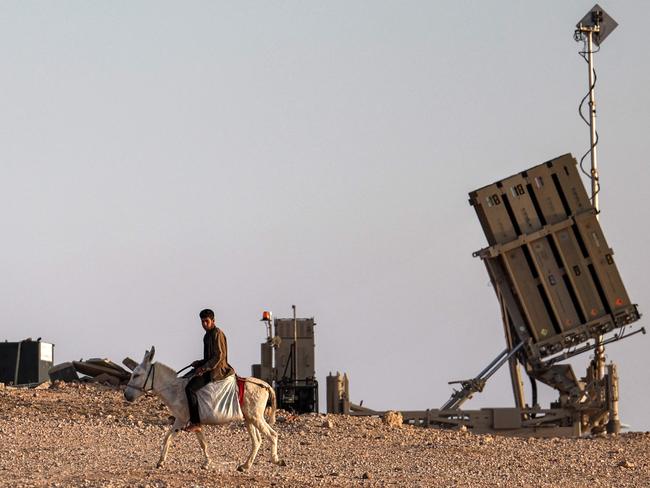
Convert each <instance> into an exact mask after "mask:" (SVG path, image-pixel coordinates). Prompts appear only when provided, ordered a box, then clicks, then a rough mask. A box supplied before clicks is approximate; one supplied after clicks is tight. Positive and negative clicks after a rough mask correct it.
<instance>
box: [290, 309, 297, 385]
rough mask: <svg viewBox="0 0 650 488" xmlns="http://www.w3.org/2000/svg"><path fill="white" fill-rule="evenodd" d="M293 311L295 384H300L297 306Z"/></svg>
mask: <svg viewBox="0 0 650 488" xmlns="http://www.w3.org/2000/svg"><path fill="white" fill-rule="evenodd" d="M291 308H292V309H293V378H292V380H293V382H294V384H298V319H297V318H296V306H295V305H291Z"/></svg>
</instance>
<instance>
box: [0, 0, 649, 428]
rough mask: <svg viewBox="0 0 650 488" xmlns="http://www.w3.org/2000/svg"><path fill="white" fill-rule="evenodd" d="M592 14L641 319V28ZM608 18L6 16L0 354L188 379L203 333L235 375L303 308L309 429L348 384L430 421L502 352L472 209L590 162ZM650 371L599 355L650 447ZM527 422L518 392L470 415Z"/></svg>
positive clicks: (621, 10) (403, 7) (609, 163)
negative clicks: (206, 327) (547, 167)
mask: <svg viewBox="0 0 650 488" xmlns="http://www.w3.org/2000/svg"><path fill="white" fill-rule="evenodd" d="M600 5H601V6H602V7H603V8H604V9H605V10H606V11H607V12H608V13H609V14H610V15H611V16H612V17H613V18H614V19H616V20H617V21H618V23H619V27H618V28H617V29H616V30H615V31H614V32H613V33H612V34H611V35H610V36H609V38H607V40H606V41H605V42H604V43H603V46H602V50H601V52H600V53H598V54H597V55H596V69H597V73H598V85H597V88H596V96H597V104H598V129H599V132H600V137H601V138H600V145H599V158H600V170H601V178H602V180H601V183H602V190H601V194H600V195H601V208H602V213H601V224H602V226H603V229H604V231H605V235H606V236H607V238H608V241H609V244H610V245H611V246H612V247H613V248H614V250H615V252H616V259H617V264H618V267H619V271H620V273H621V275H622V277H623V281H624V283H625V284H626V287H627V290H628V293H629V295H630V297H631V298H632V300H633V301H634V302H635V303H638V304H639V307H640V310H641V312H644V311H645V310H646V306H647V304H648V303H650V299H649V298H650V297H649V295H650V285H649V284H648V281H647V275H648V269H647V268H648V266H647V264H646V258H645V252H647V249H648V240H649V233H648V230H647V222H648V221H649V220H650V215H649V213H650V210H649V207H650V205H649V203H650V202H649V200H650V198H649V196H648V192H647V191H646V188H645V187H646V185H645V184H644V181H647V178H648V168H647V164H646V159H647V155H648V154H649V152H650V151H649V149H650V147H649V146H650V138H649V137H648V135H647V132H648V124H647V116H648V113H649V111H650V95H649V93H648V86H650V63H649V62H648V61H649V60H648V58H649V55H648V53H647V49H646V48H645V47H644V46H645V43H646V35H645V32H646V24H647V21H648V19H649V18H650V3H649V2H646V1H642V0H638V1H625V2H622V1H613V0H612V1H606V2H605V1H603V2H600ZM592 6H593V1H576V2H565V1H552V2H543V3H539V2H515V1H511V2H506V1H502V2H478V1H474V2H470V1H456V2H451V1H449V2H433V1H419V2H418V1H353V2H351V1H348V0H346V1H328V2H312V1H302V0H301V1H282V2H262V1H257V2H249V1H238V2H212V1H205V2H198V1H197V2H163V1H155V2H154V1H151V2H145V1H135V2H97V1H68V2H65V1H61V2H30V1H15V2H9V1H4V2H0V56H1V58H2V60H3V66H4V69H3V74H2V76H1V77H0V80H1V81H0V83H1V89H0V107H1V116H0V161H1V163H0V164H1V166H0V168H1V170H2V173H1V174H2V178H0V209H1V210H0V212H1V214H0V215H1V216H2V229H3V232H2V247H1V248H2V256H3V259H2V260H1V261H0V273H1V275H2V280H0V324H2V325H1V327H2V329H1V330H2V337H1V339H7V340H9V341H16V340H21V339H23V338H25V337H28V336H31V337H34V338H36V337H39V336H41V337H43V340H45V341H48V342H52V343H54V344H55V345H56V347H55V362H57V363H58V362H62V361H66V360H72V359H79V358H90V357H108V358H111V359H113V360H114V361H116V362H120V361H121V360H122V358H124V357H125V356H131V357H133V358H134V359H137V360H140V359H141V358H142V354H143V353H144V351H145V349H146V348H148V347H150V346H151V345H152V344H154V345H155V346H156V350H157V359H158V360H159V361H161V362H164V363H166V364H169V365H171V366H173V367H176V368H180V367H182V366H185V365H186V364H188V363H189V362H190V361H192V360H193V359H196V358H198V357H200V356H201V353H202V349H201V347H202V346H201V337H202V329H201V327H200V323H199V320H198V316H197V314H198V311H199V310H200V309H202V308H204V307H210V308H213V309H214V310H215V311H216V313H217V319H218V322H219V325H220V327H222V329H223V330H224V331H225V332H226V334H227V336H228V341H229V345H230V360H231V363H232V364H233V366H234V367H235V368H236V369H237V370H238V372H239V373H240V374H243V375H247V374H250V365H251V364H252V363H257V362H259V343H260V342H262V340H263V339H264V328H263V327H262V326H261V325H260V322H259V318H260V316H261V313H262V311H263V310H265V309H270V310H272V311H273V312H274V314H275V315H276V316H278V317H288V316H290V314H291V304H294V303H295V304H296V305H297V307H298V314H299V315H300V316H309V317H311V316H313V317H315V319H316V322H317V324H318V325H317V327H316V334H317V336H316V344H317V346H316V370H317V375H318V379H319V380H320V382H321V409H324V408H325V402H324V392H325V376H326V375H327V373H328V372H329V371H333V372H334V371H337V370H338V371H345V372H347V373H348V374H349V376H350V381H351V396H352V401H354V402H355V403H358V402H359V401H361V400H364V405H366V406H369V407H371V408H376V409H389V408H392V409H409V410H412V409H426V408H437V407H440V406H441V405H442V404H443V403H444V402H445V401H446V400H447V398H448V397H449V395H450V393H451V388H450V387H449V386H448V385H447V381H449V380H452V379H459V378H468V377H471V376H473V375H475V374H476V373H477V372H478V371H480V370H481V369H482V368H483V367H484V366H485V365H486V364H487V363H488V362H489V361H490V360H491V359H492V358H493V357H494V356H496V355H497V354H498V353H499V352H500V351H501V350H502V349H503V348H504V347H505V343H504V339H503V333H502V325H501V318H500V315H499V308H498V303H497V300H496V298H495V296H494V292H493V290H492V289H491V288H490V286H489V278H488V276H487V273H486V272H485V269H484V266H483V264H482V263H481V261H480V260H479V259H476V258H472V252H473V251H476V250H478V249H480V248H482V247H485V245H486V240H485V237H484V236H483V233H482V230H481V227H480V225H479V222H478V220H477V218H476V216H475V213H474V210H473V209H472V208H471V207H470V206H469V205H468V203H467V193H468V192H470V191H472V190H475V189H477V188H479V187H481V186H484V185H487V184H490V183H492V182H494V181H496V180H499V179H502V178H504V177H507V176H509V175H511V174H513V173H517V172H519V171H522V170H525V169H527V168H529V167H531V166H533V165H535V164H539V163H541V162H544V161H547V160H549V159H552V158H554V157H556V156H559V155H561V154H564V153H567V152H570V153H572V154H573V155H574V156H576V157H580V156H581V155H582V154H583V153H584V152H585V151H586V149H587V147H588V145H589V132H588V128H587V127H586V126H585V125H584V123H583V122H582V121H581V120H580V119H579V117H578V115H577V105H578V103H579V101H580V99H581V98H582V97H583V95H584V94H585V92H586V90H587V75H588V72H587V66H586V64H585V63H584V61H583V60H582V59H581V58H580V57H579V56H578V50H579V48H580V46H581V45H580V44H578V43H576V42H575V41H574V40H573V30H574V26H575V24H576V22H577V21H578V20H580V19H581V18H582V17H583V15H584V14H585V13H586V12H587V11H588V10H589V9H590V8H591V7H592ZM585 183H586V184H587V181H586V180H585ZM644 322H645V320H644V319H642V321H641V322H640V323H638V324H637V327H638V326H641V325H645V324H644ZM649 346H650V338H648V336H641V335H638V336H635V337H634V338H632V339H629V340H628V341H622V342H619V343H616V344H614V345H612V346H609V347H608V348H607V355H608V358H609V360H613V361H616V362H617V363H618V364H619V374H620V378H621V381H620V388H621V405H620V410H621V417H622V421H623V422H624V423H628V424H631V426H632V428H633V429H635V430H650V421H649V420H648V418H647V401H648V397H649V394H648V386H649V385H648V379H647V378H648V376H647V375H648V366H649V364H650V359H649V357H648V354H647V352H646V351H647V350H648V347H649ZM588 360H589V354H585V355H583V356H580V357H578V358H577V359H576V360H575V361H574V362H573V364H574V365H576V366H575V367H576V370H575V371H576V374H577V375H578V376H582V375H584V369H585V367H586V364H587V362H588ZM526 386H528V385H526ZM545 390H546V391H545V393H544V394H543V395H542V397H541V399H542V401H543V406H545V407H548V402H549V401H550V400H552V399H554V398H555V394H554V393H553V392H551V391H550V390H548V389H545ZM526 395H527V400H528V401H530V391H527V392H526ZM511 405H513V399H512V394H511V389H510V384H509V377H508V375H507V371H506V368H504V369H503V371H501V372H500V373H499V374H498V375H497V376H495V377H494V378H493V379H492V380H491V381H490V383H488V386H487V388H486V391H485V392H484V393H482V394H481V395H479V396H477V397H476V398H475V399H474V400H472V401H470V402H468V403H466V404H465V408H468V409H473V408H480V407H484V406H493V407H504V406H511Z"/></svg>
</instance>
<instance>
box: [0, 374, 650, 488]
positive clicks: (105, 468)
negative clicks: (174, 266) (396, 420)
mask: <svg viewBox="0 0 650 488" xmlns="http://www.w3.org/2000/svg"><path fill="white" fill-rule="evenodd" d="M167 428H168V413H167V411H166V409H165V407H164V406H163V405H162V404H161V403H160V402H159V401H158V400H157V399H156V398H153V397H147V398H141V399H140V400H138V401H137V402H136V403H134V404H129V403H127V402H125V401H124V399H123V396H122V391H121V390H120V389H119V388H114V387H107V386H101V385H94V384H61V385H54V386H53V387H51V388H49V389H37V390H35V389H9V388H5V389H0V486H52V487H55V486H59V487H63V486H65V487H68V486H74V487H76V486H79V487H95V486H101V487H122V486H124V487H126V486H128V487H131V486H133V487H176V486H178V487H192V486H193V487H207V486H233V487H234V486H241V487H248V486H277V487H284V486H292V487H294V486H295V487H303V486H328V487H329V486H364V487H374V486H400V487H403V486H408V487H410V486H423V487H424V486H426V487H430V486H477V487H478V486H480V487H483V486H535V487H537V486H540V487H560V486H561V487H572V486H584V487H597V486H639V487H645V486H650V459H649V454H650V433H630V434H624V435H620V436H615V437H603V438H594V439H548V440H538V439H528V440H526V439H518V438H505V437H493V436H479V435H473V434H470V433H467V432H451V431H440V430H435V429H423V428H418V427H410V426H402V427H391V426H389V425H386V424H384V423H383V422H382V420H381V419H378V418H357V417H347V416H335V415H328V416H325V415H303V416H291V415H287V414H284V415H283V414H282V413H281V414H280V417H279V421H278V423H277V424H276V428H277V430H278V431H279V432H280V444H279V452H280V455H281V457H283V458H284V459H285V460H286V462H287V466H286V467H280V466H276V465H273V464H271V463H270V462H269V458H270V456H269V450H268V447H267V446H266V445H263V446H262V449H261V450H260V453H259V456H258V458H257V461H256V463H255V464H254V465H253V467H252V469H251V470H250V471H249V472H248V473H239V472H237V471H236V469H235V468H236V466H237V465H238V464H240V463H241V462H242V461H243V460H244V459H245V457H246V455H247V453H248V449H249V440H248V434H247V433H246V432H245V429H244V428H243V426H242V424H231V425H228V426H220V427H208V428H207V429H206V430H207V436H208V440H209V444H210V451H211V454H212V458H213V466H212V468H210V469H207V470H205V469H201V467H200V465H201V461H202V456H201V451H200V449H199V445H198V442H197V440H196V438H195V436H194V435H193V434H188V433H182V434H180V435H179V436H178V437H177V438H176V439H175V441H174V444H173V445H172V448H171V451H170V454H169V457H168V459H167V464H166V466H165V467H164V468H161V469H156V467H155V465H156V461H157V459H158V454H159V449H160V443H161V439H162V436H163V434H164V432H165V431H166V429H167Z"/></svg>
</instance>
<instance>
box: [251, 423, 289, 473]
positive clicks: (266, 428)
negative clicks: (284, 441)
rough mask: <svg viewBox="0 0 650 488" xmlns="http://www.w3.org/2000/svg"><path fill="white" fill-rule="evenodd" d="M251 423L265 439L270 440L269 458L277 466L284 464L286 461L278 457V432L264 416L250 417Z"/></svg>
mask: <svg viewBox="0 0 650 488" xmlns="http://www.w3.org/2000/svg"><path fill="white" fill-rule="evenodd" d="M252 422H253V424H254V425H255V427H256V428H257V430H259V431H260V432H261V433H262V434H263V435H264V436H266V438H267V439H269V440H270V441H271V459H272V460H273V462H274V463H275V464H277V465H278V466H286V465H287V463H285V462H284V460H282V459H280V458H279V457H278V433H277V432H276V431H275V430H273V429H272V428H271V426H270V425H269V424H268V423H267V421H266V420H265V419H264V416H263V414H262V416H255V417H254V418H253V419H252Z"/></svg>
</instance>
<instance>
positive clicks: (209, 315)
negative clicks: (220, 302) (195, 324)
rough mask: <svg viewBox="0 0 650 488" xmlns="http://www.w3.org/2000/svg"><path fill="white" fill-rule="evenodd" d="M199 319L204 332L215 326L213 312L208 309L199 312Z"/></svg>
mask: <svg viewBox="0 0 650 488" xmlns="http://www.w3.org/2000/svg"><path fill="white" fill-rule="evenodd" d="M199 317H200V318H201V326H203V328H204V329H205V330H210V329H212V328H213V327H214V326H215V321H214V312H213V311H212V310H210V309H209V308H206V309H204V310H201V312H200V313H199Z"/></svg>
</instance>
